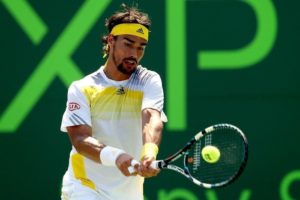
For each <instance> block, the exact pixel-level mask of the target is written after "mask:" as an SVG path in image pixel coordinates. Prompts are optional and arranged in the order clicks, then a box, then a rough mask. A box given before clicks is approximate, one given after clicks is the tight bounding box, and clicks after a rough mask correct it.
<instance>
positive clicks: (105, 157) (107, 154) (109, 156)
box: [100, 146, 125, 166]
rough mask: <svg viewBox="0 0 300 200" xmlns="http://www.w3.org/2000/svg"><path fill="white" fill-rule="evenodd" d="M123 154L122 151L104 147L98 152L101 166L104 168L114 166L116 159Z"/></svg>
mask: <svg viewBox="0 0 300 200" xmlns="http://www.w3.org/2000/svg"><path fill="white" fill-rule="evenodd" d="M123 153H125V151H123V150H122V149H118V148H115V147H111V146H106V147H104V148H103V149H102V150H101V152H100V160H101V163H102V165H105V166H116V160H117V158H118V157H119V156H120V155H121V154H123Z"/></svg>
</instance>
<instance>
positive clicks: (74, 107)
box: [69, 102, 80, 111]
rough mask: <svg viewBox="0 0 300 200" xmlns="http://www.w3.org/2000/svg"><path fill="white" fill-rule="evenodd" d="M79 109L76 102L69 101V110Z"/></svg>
mask: <svg viewBox="0 0 300 200" xmlns="http://www.w3.org/2000/svg"><path fill="white" fill-rule="evenodd" d="M79 109H80V105H79V104H78V103H75V102H70V103H69V110H70V111H74V110H79Z"/></svg>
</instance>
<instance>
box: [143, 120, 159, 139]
mask: <svg viewBox="0 0 300 200" xmlns="http://www.w3.org/2000/svg"><path fill="white" fill-rule="evenodd" d="M162 130H163V123H162V121H161V120H160V119H157V117H151V118H150V119H149V121H147V122H145V123H144V126H143V143H144V144H145V143H155V144H156V145H159V144H160V141H161V136H162Z"/></svg>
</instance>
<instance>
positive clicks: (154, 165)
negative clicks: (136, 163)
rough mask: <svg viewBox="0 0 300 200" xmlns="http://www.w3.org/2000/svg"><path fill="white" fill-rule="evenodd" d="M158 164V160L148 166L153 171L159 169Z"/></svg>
mask: <svg viewBox="0 0 300 200" xmlns="http://www.w3.org/2000/svg"><path fill="white" fill-rule="evenodd" d="M158 163H159V161H158V160H155V161H153V162H152V163H151V164H150V167H151V168H153V169H159V167H158Z"/></svg>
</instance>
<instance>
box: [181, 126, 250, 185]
mask: <svg viewBox="0 0 300 200" xmlns="http://www.w3.org/2000/svg"><path fill="white" fill-rule="evenodd" d="M206 145H213V146H215V147H217V148H218V149H219V150H220V153H221V156H220V159H219V161H218V162H216V163H208V162H206V161H205V160H203V158H202V156H201V150H202V149H203V148H204V147H205V146H206ZM244 155H245V150H244V141H243V138H242V137H241V136H240V135H239V134H237V133H236V132H235V131H233V130H216V131H214V132H213V134H212V133H209V134H207V135H205V136H204V138H203V139H202V138H201V140H199V141H198V142H197V143H196V144H195V145H194V146H193V147H192V149H191V150H190V153H189V155H188V156H190V157H192V158H193V162H192V163H191V162H187V168H188V170H189V173H190V174H191V175H192V176H193V177H194V178H196V179H198V180H200V181H201V182H203V183H209V184H214V183H220V182H224V181H228V180H230V179H231V177H234V176H235V174H236V173H237V172H238V170H239V169H240V166H241V165H242V163H243V161H244Z"/></svg>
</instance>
